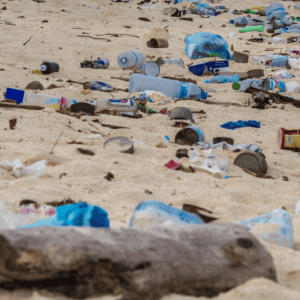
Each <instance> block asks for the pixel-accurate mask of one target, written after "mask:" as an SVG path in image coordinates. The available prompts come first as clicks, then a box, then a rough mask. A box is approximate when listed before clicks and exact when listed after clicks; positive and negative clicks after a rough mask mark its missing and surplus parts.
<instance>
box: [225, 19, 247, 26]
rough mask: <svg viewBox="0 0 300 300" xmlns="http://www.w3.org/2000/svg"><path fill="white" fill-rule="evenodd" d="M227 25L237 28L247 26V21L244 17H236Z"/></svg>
mask: <svg viewBox="0 0 300 300" xmlns="http://www.w3.org/2000/svg"><path fill="white" fill-rule="evenodd" d="M229 23H230V24H234V25H235V26H237V27H244V26H247V25H248V23H249V20H248V18H246V17H236V18H234V19H233V20H230V21H229Z"/></svg>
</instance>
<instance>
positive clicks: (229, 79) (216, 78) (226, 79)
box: [204, 75, 240, 83]
mask: <svg viewBox="0 0 300 300" xmlns="http://www.w3.org/2000/svg"><path fill="white" fill-rule="evenodd" d="M239 79H240V78H239V75H234V76H227V75H217V76H214V77H211V78H210V79H208V80H205V81H204V82H205V83H227V82H235V81H238V80H239Z"/></svg>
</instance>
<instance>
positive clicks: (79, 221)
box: [18, 202, 109, 229]
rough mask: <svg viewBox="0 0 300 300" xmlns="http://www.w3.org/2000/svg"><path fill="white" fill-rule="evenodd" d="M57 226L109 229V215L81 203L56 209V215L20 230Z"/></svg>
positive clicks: (96, 207)
mask: <svg viewBox="0 0 300 300" xmlns="http://www.w3.org/2000/svg"><path fill="white" fill-rule="evenodd" d="M57 226H87V227H109V219H108V214H107V212H106V211H105V210H103V209H102V208H100V207H98V206H94V205H90V204H86V203H83V202H79V203H76V204H67V205H63V206H58V207H56V214H55V215H54V216H53V217H50V218H47V219H41V220H38V221H37V222H35V223H33V224H29V225H24V226H21V227H19V228H18V229H25V228H35V227H57Z"/></svg>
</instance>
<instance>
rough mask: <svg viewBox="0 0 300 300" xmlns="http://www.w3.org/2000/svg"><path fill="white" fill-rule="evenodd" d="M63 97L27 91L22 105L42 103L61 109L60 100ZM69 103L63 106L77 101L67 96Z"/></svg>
mask: <svg viewBox="0 0 300 300" xmlns="http://www.w3.org/2000/svg"><path fill="white" fill-rule="evenodd" d="M60 98H61V97H57V96H53V95H43V94H35V93H27V94H25V96H24V99H23V102H22V103H21V104H22V105H42V106H49V107H52V106H53V107H52V108H56V109H59V107H60V105H59V100H60ZM66 99H67V104H64V105H63V107H65V108H66V107H69V106H71V105H72V104H74V103H77V101H75V100H74V99H72V98H71V97H66Z"/></svg>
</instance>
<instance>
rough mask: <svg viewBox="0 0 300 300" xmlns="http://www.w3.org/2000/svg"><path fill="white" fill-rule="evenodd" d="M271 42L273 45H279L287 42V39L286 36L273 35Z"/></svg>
mask: <svg viewBox="0 0 300 300" xmlns="http://www.w3.org/2000/svg"><path fill="white" fill-rule="evenodd" d="M269 42H270V44H272V45H277V44H287V40H286V39H284V38H279V37H273V38H271V39H270V41H269Z"/></svg>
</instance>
